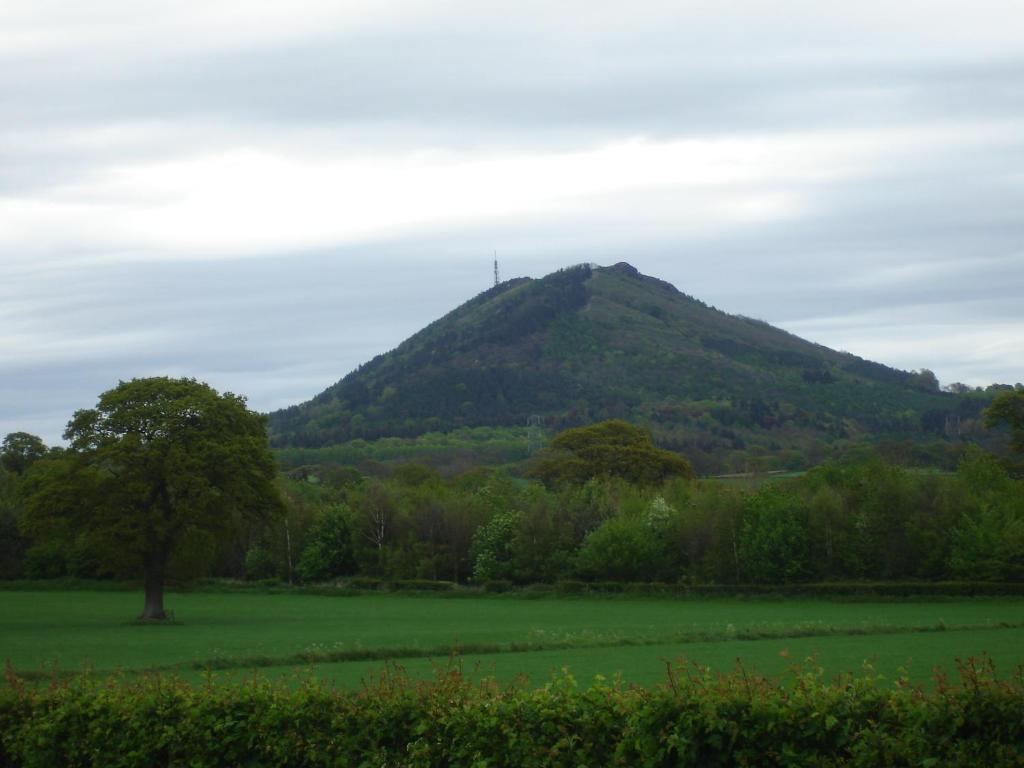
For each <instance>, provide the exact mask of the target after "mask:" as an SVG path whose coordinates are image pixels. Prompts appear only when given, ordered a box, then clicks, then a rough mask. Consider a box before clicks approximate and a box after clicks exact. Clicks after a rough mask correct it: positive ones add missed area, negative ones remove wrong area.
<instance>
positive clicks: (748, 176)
mask: <svg viewBox="0 0 1024 768" xmlns="http://www.w3.org/2000/svg"><path fill="white" fill-rule="evenodd" d="M16 5H18V6H20V7H14V6H16ZM839 9H840V6H835V5H833V4H821V3H810V2H774V3H768V2H763V3H744V4H742V6H741V5H739V4H728V3H711V2H706V3H699V2H694V3H686V4H679V3H668V2H666V3H658V2H651V3H640V4H636V3H633V4H630V5H629V6H628V7H627V6H626V5H624V4H613V3H593V2H589V3H583V2H567V3H559V4H555V7H554V9H553V8H552V4H549V3H539V2H532V1H531V2H523V3H519V4H516V5H515V6H514V7H510V8H506V9H504V10H503V11H502V13H501V15H500V17H499V16H498V15H496V14H495V12H494V9H493V8H492V7H490V6H486V4H485V5H481V4H478V3H468V2H431V3H426V2H401V3H376V2H375V3H370V2H351V3H345V4H338V3H333V2H326V0H325V1H323V2H321V1H319V0H303V2H293V3H288V4H284V3H277V2H247V3H241V2H234V1H233V0H232V1H231V2H218V3H189V2H182V3H175V4H156V3H153V4H150V3H128V2H118V1H115V0H102V1H101V2H96V3H89V4H86V5H83V6H80V7H79V6H76V7H73V8H72V7H68V6H67V4H66V3H57V2H36V3H31V4H29V3H23V4H8V5H6V6H3V7H2V8H0V115H2V117H3V119H2V120H0V434H4V433H6V432H8V431H13V430H15V429H26V430H29V431H33V432H37V433H39V434H41V435H43V436H44V438H45V439H47V440H48V441H51V442H53V441H56V440H57V439H58V438H59V434H60V431H61V429H62V427H63V424H64V423H65V422H66V421H67V419H68V418H69V417H70V415H71V412H72V411H73V410H74V409H76V408H79V407H87V406H89V405H91V404H92V403H93V402H95V398H96V395H97V394H98V393H99V392H100V391H102V390H103V389H106V388H108V387H109V386H111V385H113V384H115V383H116V381H117V380H118V379H123V378H129V377H131V376H136V375H151V374H158V373H167V374H174V375H194V376H197V377H199V378H201V379H205V380H208V381H210V383H212V384H213V385H214V386H217V387H219V388H224V389H231V390H233V391H236V392H240V393H243V394H246V395H248V396H249V397H250V401H251V403H252V405H253V406H254V407H257V408H260V409H272V408H276V407H280V406H283V405H288V404H291V403H294V402H298V401H301V400H304V399H307V398H308V397H310V396H312V395H313V394H315V393H316V392H317V391H319V390H320V389H322V388H323V387H325V386H326V385H328V384H330V383H331V382H333V381H335V380H337V379H338V378H339V377H340V376H342V375H343V374H344V373H346V372H347V371H349V370H351V369H352V368H353V367H354V366H356V365H358V364H359V363H361V362H364V361H366V360H367V359H369V358H370V357H372V356H373V355H375V354H377V353H379V352H382V351H385V350H387V349H389V348H391V347H393V346H394V345H395V344H397V343H398V342H400V341H401V340H402V339H403V338H405V337H406V336H407V335H409V334H410V333H412V332H414V331H416V330H418V329H419V328H420V327H422V326H423V325H424V324H426V323H427V322H429V321H430V320H432V319H435V318H436V317H437V316H439V315H441V314H443V313H444V312H445V311H447V310H448V309H450V308H452V307H453V306H455V305H457V304H458V303H460V302H461V301H463V300H465V299H467V298H469V297H471V296H472V295H474V294H475V293H477V292H478V291H480V290H482V289H484V288H486V287H487V285H488V280H489V270H490V254H491V252H492V251H493V250H495V249H497V250H498V252H499V260H500V261H501V264H502V269H503V272H504V274H505V276H513V275H517V274H529V275H535V276H538V275H541V274H544V273H546V272H547V271H550V270H553V269H557V268H558V267H561V266H565V265H566V264H570V263H575V262H579V261H595V262H599V263H610V262H613V261H619V260H627V261H630V262H632V263H633V264H635V265H636V266H637V267H638V268H639V269H641V271H644V272H646V273H649V274H654V275H657V276H659V277H662V278H664V279H667V280H669V281H671V282H673V283H675V284H676V285H677V286H678V287H680V289H682V290H684V291H686V292H688V293H691V294H693V295H696V296H698V297H700V298H702V299H704V300H706V301H708V302H709V303H712V304H715V305H717V306H719V307H720V308H723V309H726V310H727V311H732V312H739V313H743V314H747V315H753V316H757V317H761V318H763V319H765V320H768V321H769V322H772V323H774V324H777V325H781V326H782V327H785V328H787V329H788V330H791V331H793V332H795V333H798V334H800V335H803V336H805V337H807V338H810V339H813V340H814V341H818V342H821V343H823V344H827V345H829V346H833V347H838V348H843V349H847V350H849V351H851V352H855V353H856V354H859V355H862V356H865V357H869V358H873V359H877V360H880V361H882V362H885V363H888V364H890V365H895V366H898V367H902V368H908V369H909V368H919V367H929V368H932V369H933V370H935V371H936V373H937V374H938V375H939V377H940V379H941V380H943V381H945V382H950V381H957V380H960V381H966V382H968V383H972V384H987V383H990V382H993V381H1000V382H1010V383H1012V382H1015V381H1019V380H1022V379H1024V364H1022V363H1021V361H1022V360H1024V303H1022V302H1020V300H1019V297H1020V295H1021V293H1022V289H1024V246H1022V245H1021V243H1024V217H1022V216H1021V215H1020V211H1022V210H1024V86H1022V83H1024V44H1022V43H1021V41H1020V37H1019V34H1017V33H1016V30H1019V29H1020V28H1021V27H1022V26H1024V11H1022V10H1021V9H1020V6H1019V4H1017V3H1011V2H995V1H989V2H982V3H976V4H972V5H971V7H970V8H969V9H967V7H966V6H964V5H963V4H961V3H941V2H940V3H936V2H928V3H924V2H906V3H900V4H898V7H896V8H893V7H891V4H884V3H881V2H867V3H860V4H857V5H856V6H850V7H845V6H844V7H842V10H839Z"/></svg>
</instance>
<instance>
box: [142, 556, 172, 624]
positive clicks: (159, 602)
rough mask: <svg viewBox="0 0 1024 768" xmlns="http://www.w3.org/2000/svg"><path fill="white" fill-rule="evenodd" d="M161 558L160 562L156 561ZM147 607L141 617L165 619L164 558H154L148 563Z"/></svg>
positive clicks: (156, 619) (157, 619) (155, 619)
mask: <svg viewBox="0 0 1024 768" xmlns="http://www.w3.org/2000/svg"><path fill="white" fill-rule="evenodd" d="M157 560H159V561H160V562H156V561H157ZM145 567H146V607H145V608H143V610H142V615H141V616H139V618H140V619H148V620H153V621H164V620H166V619H167V613H166V611H164V563H163V561H162V558H153V559H152V560H150V561H148V562H147V563H146V566H145Z"/></svg>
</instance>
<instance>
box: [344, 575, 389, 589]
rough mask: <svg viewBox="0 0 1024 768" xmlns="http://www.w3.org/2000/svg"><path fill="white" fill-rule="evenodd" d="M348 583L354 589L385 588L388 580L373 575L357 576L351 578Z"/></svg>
mask: <svg viewBox="0 0 1024 768" xmlns="http://www.w3.org/2000/svg"><path fill="white" fill-rule="evenodd" d="M347 584H348V586H349V587H351V588H352V589H384V588H385V587H386V586H387V582H386V581H384V580H383V579H377V578H374V577H373V576H356V577H355V578H352V579H349V580H348V582H347Z"/></svg>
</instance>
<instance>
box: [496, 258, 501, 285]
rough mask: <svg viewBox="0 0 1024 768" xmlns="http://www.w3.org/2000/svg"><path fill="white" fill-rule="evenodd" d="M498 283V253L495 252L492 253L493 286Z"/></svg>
mask: <svg viewBox="0 0 1024 768" xmlns="http://www.w3.org/2000/svg"><path fill="white" fill-rule="evenodd" d="M499 282H501V281H500V280H498V252H497V251H495V252H494V284H495V285H497V284H498V283H499Z"/></svg>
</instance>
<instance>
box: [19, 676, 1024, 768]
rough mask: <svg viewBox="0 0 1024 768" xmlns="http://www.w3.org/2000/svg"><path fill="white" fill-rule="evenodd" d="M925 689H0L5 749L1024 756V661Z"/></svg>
mask: <svg viewBox="0 0 1024 768" xmlns="http://www.w3.org/2000/svg"><path fill="white" fill-rule="evenodd" d="M961 674H962V680H961V681H960V682H958V683H957V684H955V685H954V684H949V683H947V682H946V681H944V680H941V679H939V680H938V681H937V683H936V686H935V687H934V689H933V690H932V691H930V692H926V691H924V690H922V689H920V688H915V687H911V686H909V685H906V684H901V683H897V684H896V685H892V684H888V683H885V682H883V681H881V680H880V679H879V678H873V677H860V678H843V679H839V680H836V681H833V682H831V683H826V682H825V681H824V680H823V678H822V675H821V672H820V670H811V671H801V670H799V669H796V670H794V673H793V676H792V678H791V679H788V680H786V681H784V684H783V685H780V684H779V682H778V681H773V680H769V679H766V678H763V677H759V676H752V675H751V676H748V675H746V674H744V673H743V672H742V670H740V671H738V672H736V673H733V674H731V675H725V676H720V675H714V674H712V673H710V672H708V671H707V670H701V669H693V670H681V669H672V670H670V671H669V675H668V682H667V683H666V684H665V685H662V686H658V687H655V688H650V689H643V688H622V687H620V686H618V685H614V684H607V683H603V682H601V681H598V682H597V683H596V684H595V685H593V686H591V687H589V688H585V689H581V688H578V687H577V686H576V684H575V683H574V681H573V680H572V678H571V677H570V676H568V675H562V676H560V677H557V678H555V679H554V680H553V681H552V682H551V683H549V684H548V685H547V686H545V687H543V688H540V689H532V690H531V689H526V688H523V687H510V688H499V687H498V686H496V685H495V684H494V683H491V682H484V683H479V684H473V683H470V682H468V681H466V680H465V679H463V678H462V676H461V675H459V674H458V673H457V672H443V673H440V674H439V676H438V679H437V680H435V681H433V682H431V683H412V682H410V681H408V680H406V679H405V678H403V677H402V676H401V675H400V674H395V673H391V674H387V675H384V676H383V677H382V678H381V679H380V680H379V681H378V682H376V683H374V684H373V685H369V686H367V687H366V688H364V689H363V690H360V691H357V692H343V691H337V690H334V689H330V688H327V687H325V686H323V685H320V684H318V683H316V682H314V681H308V682H306V683H304V684H303V685H301V686H300V687H299V688H298V689H296V690H289V689H288V688H286V687H284V686H281V685H276V684H271V683H268V682H266V681H259V680H254V681H249V682H247V683H245V684H232V685H223V684H214V683H213V682H210V683H209V684H207V685H202V686H190V685H187V684H185V683H182V682H180V681H177V680H173V679H167V678H152V679H147V680H144V681H136V682H125V681H110V680H108V681H96V680H90V679H79V680H76V681H72V682H69V683H63V684H55V685H53V686H52V687H50V688H46V689H40V690H33V689H29V688H26V687H24V686H23V685H22V684H21V683H20V682H19V681H17V680H16V679H14V678H9V680H8V687H7V688H6V689H5V690H3V691H2V692H0V765H4V766H56V765H66V766H155V765H182V766H184V765H188V766H237V765H252V766H256V765H265V766H321V765H322V766H371V765H372V766H405V765H409V766H474V767H478V766H605V765H621V766H669V765H678V766H688V765H692V766H717V765H723V766H724V765H758V766H765V765H779V766H782V765H785V766H794V765H860V766H879V765H896V766H900V765H906V766H910V765H913V766H939V765H941V766H945V765H964V766H975V765H985V766H986V768H991V767H992V766H1003V765H1006V766H1009V765H1021V764H1022V763H1024V679H1022V677H1021V674H1020V671H1018V673H1017V675H1016V676H1015V677H1014V678H1012V679H1009V680H1005V681H1000V680H997V679H996V676H995V674H994V672H993V670H992V669H991V666H990V665H989V664H988V663H986V662H982V663H977V662H971V663H969V664H968V665H966V666H965V668H964V669H963V670H962V672H961Z"/></svg>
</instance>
